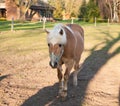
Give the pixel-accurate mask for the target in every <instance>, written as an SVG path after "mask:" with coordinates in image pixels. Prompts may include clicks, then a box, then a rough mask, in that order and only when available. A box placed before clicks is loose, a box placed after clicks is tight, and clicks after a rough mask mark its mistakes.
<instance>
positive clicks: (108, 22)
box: [108, 18, 110, 26]
mask: <svg viewBox="0 0 120 106" xmlns="http://www.w3.org/2000/svg"><path fill="white" fill-rule="evenodd" d="M109 23H110V20H109V18H108V26H109Z"/></svg>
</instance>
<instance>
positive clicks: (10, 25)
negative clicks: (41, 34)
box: [0, 17, 119, 31]
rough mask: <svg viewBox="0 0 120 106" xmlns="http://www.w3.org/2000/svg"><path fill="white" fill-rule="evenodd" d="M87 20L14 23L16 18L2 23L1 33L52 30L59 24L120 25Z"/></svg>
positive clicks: (44, 19)
mask: <svg viewBox="0 0 120 106" xmlns="http://www.w3.org/2000/svg"><path fill="white" fill-rule="evenodd" d="M87 20H88V19H87V18H71V19H66V20H62V19H55V20H48V19H46V18H45V17H43V18H40V20H38V21H35V22H33V21H24V22H20V21H14V17H13V18H12V19H11V21H0V31H8V30H11V31H15V30H27V29H29V30H30V29H31V30H33V29H38V28H40V29H45V28H51V27H53V26H54V25H55V24H57V23H63V24H68V23H71V24H74V23H75V24H79V25H81V26H85V25H87V26H94V27H99V26H101V27H102V26H110V25H113V24H119V23H112V22H111V21H110V19H101V18H96V17H95V18H94V19H93V20H92V22H87Z"/></svg>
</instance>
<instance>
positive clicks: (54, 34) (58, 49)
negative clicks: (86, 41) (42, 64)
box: [46, 28, 66, 68]
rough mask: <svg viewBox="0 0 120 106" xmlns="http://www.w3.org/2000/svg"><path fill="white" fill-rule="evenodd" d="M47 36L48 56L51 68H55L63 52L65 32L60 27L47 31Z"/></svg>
mask: <svg viewBox="0 0 120 106" xmlns="http://www.w3.org/2000/svg"><path fill="white" fill-rule="evenodd" d="M46 32H47V34H48V37H47V42H48V47H49V56H50V66H51V67H52V68H57V66H58V65H59V61H60V59H61V57H62V55H63V52H64V44H65V43H66V35H65V32H64V31H63V30H62V29H60V30H58V28H57V30H52V31H47V30H46Z"/></svg>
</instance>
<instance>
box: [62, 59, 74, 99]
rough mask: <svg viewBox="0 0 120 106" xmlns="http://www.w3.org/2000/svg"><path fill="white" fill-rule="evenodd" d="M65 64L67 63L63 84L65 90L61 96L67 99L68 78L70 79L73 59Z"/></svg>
mask: <svg viewBox="0 0 120 106" xmlns="http://www.w3.org/2000/svg"><path fill="white" fill-rule="evenodd" d="M65 65H66V70H65V74H64V85H63V91H62V93H61V97H62V98H63V99H65V98H66V97H67V89H68V80H69V76H70V71H71V69H72V67H73V61H71V62H69V63H67V64H65Z"/></svg>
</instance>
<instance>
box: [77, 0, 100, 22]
mask: <svg viewBox="0 0 120 106" xmlns="http://www.w3.org/2000/svg"><path fill="white" fill-rule="evenodd" d="M79 17H80V18H85V19H87V21H91V22H93V21H94V19H95V17H100V10H99V8H98V6H97V2H95V0H89V2H88V3H87V4H86V0H83V3H82V6H81V8H80V15H79Z"/></svg>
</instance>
